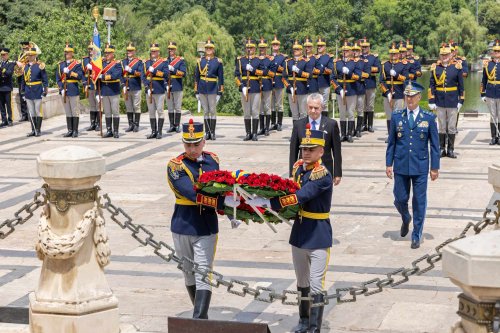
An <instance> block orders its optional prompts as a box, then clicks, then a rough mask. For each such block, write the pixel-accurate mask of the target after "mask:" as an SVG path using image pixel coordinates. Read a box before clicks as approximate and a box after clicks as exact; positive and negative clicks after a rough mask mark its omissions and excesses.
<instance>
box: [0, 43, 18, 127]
mask: <svg viewBox="0 0 500 333" xmlns="http://www.w3.org/2000/svg"><path fill="white" fill-rule="evenodd" d="M9 53H10V49H9V48H6V47H3V48H2V47H0V58H1V59H0V113H1V115H2V123H0V127H5V126H12V100H11V97H12V87H13V86H12V75H13V74H14V67H15V66H16V63H15V62H14V61H10V60H9Z"/></svg>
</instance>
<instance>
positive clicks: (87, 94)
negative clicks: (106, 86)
mask: <svg viewBox="0 0 500 333" xmlns="http://www.w3.org/2000/svg"><path fill="white" fill-rule="evenodd" d="M89 64H90V62H89ZM89 86H90V71H89V70H87V88H86V89H85V98H89Z"/></svg>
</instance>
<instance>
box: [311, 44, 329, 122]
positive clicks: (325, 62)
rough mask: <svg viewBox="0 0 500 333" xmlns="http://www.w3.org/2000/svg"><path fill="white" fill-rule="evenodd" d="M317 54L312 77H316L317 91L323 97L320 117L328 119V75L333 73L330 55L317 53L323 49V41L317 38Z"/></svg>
mask: <svg viewBox="0 0 500 333" xmlns="http://www.w3.org/2000/svg"><path fill="white" fill-rule="evenodd" d="M316 46H317V47H318V54H316V66H315V71H314V72H313V75H317V77H318V91H319V93H320V94H321V96H323V104H322V105H321V116H322V117H328V101H329V100H330V75H331V74H332V73H333V59H334V57H333V56H332V55H331V54H328V53H326V52H325V51H321V52H324V53H321V52H320V51H319V48H320V47H323V46H324V47H325V49H326V41H325V39H323V38H321V37H318V40H317V41H316Z"/></svg>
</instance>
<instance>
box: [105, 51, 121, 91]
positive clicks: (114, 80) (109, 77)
mask: <svg viewBox="0 0 500 333" xmlns="http://www.w3.org/2000/svg"><path fill="white" fill-rule="evenodd" d="M108 66H109V67H108ZM105 70H106V71H105ZM101 75H102V79H100V81H101V95H102V96H116V95H120V84H121V80H122V76H123V69H122V65H121V64H120V62H119V61H115V60H113V61H112V62H109V63H108V62H106V61H103V62H102V72H101Z"/></svg>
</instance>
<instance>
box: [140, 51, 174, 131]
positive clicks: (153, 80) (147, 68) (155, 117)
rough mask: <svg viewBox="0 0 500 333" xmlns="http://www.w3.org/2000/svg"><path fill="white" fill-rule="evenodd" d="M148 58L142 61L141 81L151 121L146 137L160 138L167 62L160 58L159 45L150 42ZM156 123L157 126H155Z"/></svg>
mask: <svg viewBox="0 0 500 333" xmlns="http://www.w3.org/2000/svg"><path fill="white" fill-rule="evenodd" d="M149 55H150V59H149V60H146V61H145V62H144V75H143V81H144V86H145V87H146V102H147V105H148V111H149V122H150V123H151V134H150V135H148V137H147V138H148V139H155V138H156V139H161V138H162V131H163V123H164V122H165V114H164V111H163V107H164V105H165V91H166V88H165V87H166V85H167V79H168V76H169V75H168V74H169V70H168V64H167V62H166V61H165V59H162V58H160V45H159V44H157V43H152V44H151V45H150V47H149ZM157 125H158V126H157Z"/></svg>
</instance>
